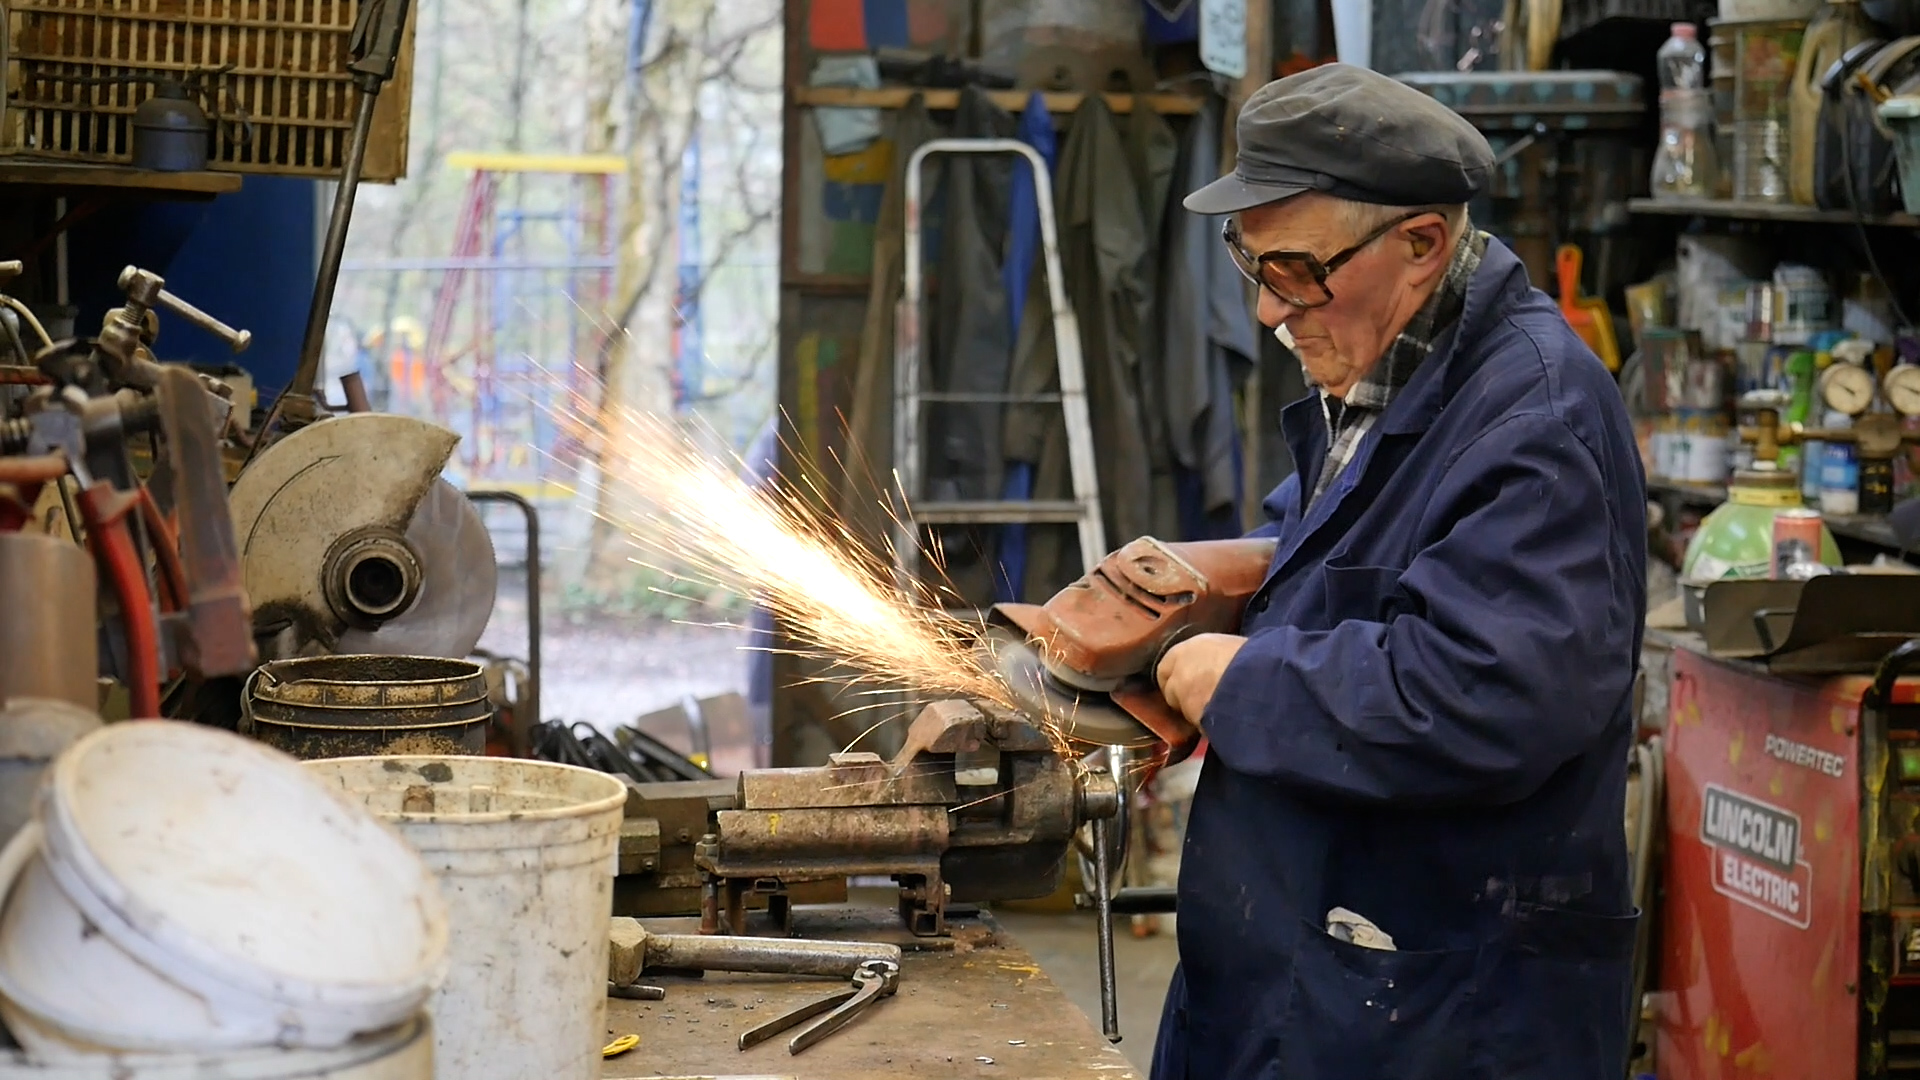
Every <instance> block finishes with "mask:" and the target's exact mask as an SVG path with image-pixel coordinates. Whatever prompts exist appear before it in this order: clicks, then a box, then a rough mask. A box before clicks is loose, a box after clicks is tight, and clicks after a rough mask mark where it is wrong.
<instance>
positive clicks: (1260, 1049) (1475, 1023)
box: [1153, 65, 1646, 1080]
mask: <svg viewBox="0 0 1920 1080" xmlns="http://www.w3.org/2000/svg"><path fill="white" fill-rule="evenodd" d="M1238 125H1239V126H1238V131H1239V157H1238V161H1237V164H1236V166H1235V169H1234V172H1233V174H1232V175H1230V176H1227V177H1225V178H1222V179H1220V180H1218V181H1216V182H1214V183H1213V184H1211V185H1209V186H1207V187H1205V188H1203V189H1201V190H1200V191H1197V192H1195V193H1194V194H1192V195H1191V196H1189V197H1188V198H1187V200H1186V205H1187V208H1188V209H1189V210H1191V211H1193V212H1196V213H1201V214H1217V215H1226V216H1228V220H1227V221H1226V224H1225V229H1224V239H1225V242H1226V244H1227V246H1228V247H1229V249H1231V251H1232V253H1233V259H1234V261H1235V262H1236V263H1238V264H1239V266H1240V269H1241V270H1242V272H1244V273H1245V274H1246V276H1247V277H1248V278H1249V279H1251V280H1252V281H1253V282H1255V283H1256V284H1257V285H1258V286H1259V290H1260V301H1259V318H1260V321H1261V322H1262V323H1264V324H1266V325H1267V326H1270V327H1273V328H1274V329H1275V332H1276V333H1278V334H1280V335H1281V337H1282V340H1287V339H1288V338H1291V342H1292V347H1293V349H1294V351H1295V352H1296V353H1297V354H1298V355H1299V357H1300V361H1301V363H1302V364H1303V365H1304V366H1305V368H1306V372H1307V375H1308V377H1309V380H1310V381H1311V383H1312V384H1313V389H1312V392H1311V394H1310V396H1309V397H1307V398H1306V399H1304V400H1302V401H1298V402H1296V403H1294V404H1293V405H1292V406H1290V407H1289V408H1288V409H1287V410H1286V413H1285V416H1284V419H1283V421H1282V426H1283V429H1284V432H1285V435H1286V439H1287V443H1288V445H1289V446H1290V447H1291V448H1292V450H1293V458H1294V462H1295V467H1296V470H1297V472H1296V474H1295V475H1293V476H1290V477H1288V478H1287V480H1286V482H1285V483H1283V484H1281V485H1280V487H1279V488H1278V489H1276V490H1275V491H1274V492H1273V493H1272V494H1271V495H1269V496H1268V497H1267V499H1266V502H1265V510H1266V513H1267V516H1268V517H1269V518H1270V522H1269V524H1267V525H1266V526H1264V527H1263V528H1262V529H1261V530H1260V534H1263V535H1268V536H1274V537H1277V538H1278V542H1279V548H1278V551H1277V553H1276V555H1275V557H1274V561H1273V565H1272V566H1271V567H1270V568H1269V571H1268V576H1267V580H1266V583H1265V585H1264V586H1263V587H1262V588H1261V590H1260V592H1259V593H1258V594H1257V595H1256V596H1255V597H1254V598H1253V600H1252V602H1251V603H1249V604H1248V606H1247V610H1246V615H1245V619H1244V622H1243V632H1242V634H1241V635H1239V636H1228V635H1203V636H1200V637H1195V638H1193V639H1190V640H1188V641H1185V642H1183V643H1181V644H1179V645H1178V646H1176V647H1174V648H1173V649H1171V650H1169V651H1168V652H1167V654H1166V656H1165V657H1164V658H1163V660H1162V662H1161V663H1160V665H1159V667H1158V669H1157V676H1158V678H1159V680H1160V684H1161V687H1162V689H1163V691H1164V693H1165V694H1166V697H1167V699H1168V700H1169V702H1171V703H1172V704H1173V705H1174V707H1175V708H1176V709H1178V710H1179V711H1180V712H1181V713H1182V714H1184V715H1185V716H1186V717H1187V718H1188V719H1189V720H1190V721H1192V722H1193V723H1195V724H1197V725H1198V726H1199V728H1200V730H1201V732H1202V733H1203V734H1204V735H1205V736H1206V737H1207V740H1208V745H1209V748H1210V749H1209V751H1208V754H1207V760H1206V764H1205V767H1204V769H1203V770H1202V774H1201V778H1200V782H1199V789H1198V791H1197V792H1196V794H1195V795H1194V799H1193V812H1192V816H1191V819H1190V825H1189V826H1188V832H1187V838H1186V848H1185V852H1184V854H1183V857H1182V865H1181V872H1180V890H1179V895H1180V918H1179V924H1180V960H1181V965H1180V970H1179V972H1178V973H1177V974H1176V975H1175V977H1174V980H1173V985H1172V988H1171V989H1170V990H1169V993H1168V999H1167V1006H1166V1012H1165V1015H1164V1017H1163V1019H1162V1023H1161V1031H1160V1043H1159V1046H1158V1047H1157V1049H1156V1054H1155V1064H1154V1070H1153V1074H1154V1077H1155V1080H1180V1078H1192V1080H1254V1078H1272V1080H1585V1078H1592V1080H1602V1078H1604V1080H1618V1078H1619V1077H1620V1076H1622V1075H1624V1072H1625V1067H1626V1059H1627V1038H1628V1035H1627V1032H1628V1030H1629V1027H1628V1018H1629V1015H1630V1014H1629V1001H1628V999H1629V997H1630V995H1631V992H1630V984H1631V981H1632V979H1631V975H1630V971H1631V968H1632V954H1633V942H1634V928H1635V921H1636V916H1635V912H1634V911H1633V905H1632V901H1631V899H1630V896H1629V888H1628V869H1627V857H1626V851H1625V847H1626V842H1625V829H1624V825H1623V802H1624V798H1625V779H1626V778H1625V772H1626V761H1627V753H1628V749H1629V746H1630V740H1631V739H1632V732H1633V719H1632V706H1631V697H1632V686H1633V681H1634V675H1635V668H1636V666H1637V663H1638V655H1639V643H1640V635H1641V626H1642V622H1643V620H1644V616H1645V607H1646V600H1645V584H1644V579H1645V565H1644V553H1645V540H1644V537H1645V522H1644V514H1645V497H1646V493H1645V488H1644V486H1643V484H1644V478H1643V475H1642V472H1641V467H1640V459H1639V455H1638V452H1637V450H1636V448H1635V443H1634V437H1633V433H1632V430H1631V428H1630V426H1629V423H1628V420H1627V415H1626V409H1625V406H1624V404H1623V403H1622V400H1621V397H1620V393H1619V391H1618V390H1617V388H1616V387H1615V385H1614V384H1613V382H1612V380H1611V379H1610V378H1609V377H1608V375H1607V372H1606V370H1605V368H1603V367H1602V366H1601V364H1600V362H1599V361H1598V360H1597V359H1595V358H1594V356H1593V354H1592V353H1590V352H1589V351H1588V350H1587V349H1586V348H1585V346H1583V345H1582V344H1581V342H1580V340H1579V338H1577V337H1576V336H1575V335H1574V333H1573V331H1572V330H1571V329H1569V328H1568V326H1567V324H1566V322H1565V320H1564V319H1562V318H1561V316H1560V313H1559V312H1558V310H1557V309H1556V308H1555V307H1554V305H1553V304H1552V303H1551V302H1550V301H1549V300H1548V299H1547V298H1546V297H1545V296H1544V295H1542V294H1541V293H1540V292H1539V291H1537V290H1535V289H1533V288H1532V287H1530V286H1529V284H1528V282H1527V277H1526V272H1525V270H1524V269H1523V268H1522V267H1521V265H1520V263H1519V261H1518V260H1517V259H1516V258H1515V257H1514V255H1513V253H1512V252H1511V251H1510V250H1508V249H1507V248H1506V247H1505V246H1504V245H1502V244H1501V243H1500V242H1499V241H1498V240H1495V239H1492V238H1491V237H1489V236H1488V235H1486V234H1485V233H1481V232H1477V231H1475V230H1474V229H1473V228H1472V227H1471V225H1470V224H1469V223H1468V220H1467V213H1466V207H1465V203H1466V202H1467V201H1468V200H1469V199H1471V198H1472V197H1473V196H1474V195H1475V194H1477V193H1478V192H1479V191H1480V190H1482V189H1483V188H1484V186H1485V184H1486V182H1487V179H1488V177H1489V175H1490V174H1491V173H1492V171H1493V155H1492V153H1491V151H1490V149H1489V147H1488V145H1487V142H1486V140H1485V139H1484V138H1482V137H1481V136H1480V134H1479V133H1478V132H1476V131H1475V130H1474V129H1473V128H1472V127H1471V126H1470V125H1468V124H1467V123H1466V122H1465V121H1464V120H1462V119H1461V118H1460V117H1459V116H1457V115H1455V114H1454V113H1452V112H1451V111H1449V110H1447V109H1446V108H1444V107H1442V106H1440V105H1438V104H1436V103H1435V102H1433V101H1432V100H1430V99H1429V98H1427V97H1425V96H1424V95H1421V94H1419V93H1417V92H1415V91H1413V90H1411V89H1408V88H1407V87H1405V86H1403V85H1401V84H1399V83H1397V82H1394V81H1393V80H1391V79H1387V78H1385V77H1383V76H1380V75H1376V74H1374V73H1372V72H1369V71H1365V70H1362V69H1357V68H1353V67H1347V66H1342V65H1332V66H1328V67H1322V68H1317V69H1314V70H1311V71H1307V72H1303V73H1301V74H1298V75H1294V76H1291V77H1288V78H1285V79H1281V80H1279V81H1278V82H1274V83H1271V84H1269V85H1268V86H1266V87H1265V88H1263V89H1262V90H1260V91H1259V92H1258V93H1256V94H1255V95H1254V96H1253V97H1252V98H1251V99H1250V100H1249V101H1248V102H1247V104H1246V107H1245V108H1244V109H1243V110H1242V111H1241V113H1240V117H1239V121H1238Z"/></svg>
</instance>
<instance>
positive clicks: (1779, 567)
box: [1770, 508, 1826, 581]
mask: <svg viewBox="0 0 1920 1080" xmlns="http://www.w3.org/2000/svg"><path fill="white" fill-rule="evenodd" d="M1825 527H1826V523H1825V521H1824V520H1823V519H1822V518H1821V517H1820V511H1818V510H1807V509H1799V508H1796V509H1788V510H1782V511H1780V512H1779V513H1777V514H1775V515H1774V516H1773V573H1772V575H1770V576H1771V577H1772V578H1773V579H1774V580H1776V581H1791V580H1794V578H1793V577H1792V576H1791V574H1790V571H1791V570H1792V568H1793V567H1794V566H1796V565H1798V564H1801V563H1818V562H1819V561H1820V538H1821V534H1822V530H1824V529H1825Z"/></svg>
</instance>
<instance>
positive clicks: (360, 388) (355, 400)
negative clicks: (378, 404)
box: [340, 371, 373, 413]
mask: <svg viewBox="0 0 1920 1080" xmlns="http://www.w3.org/2000/svg"><path fill="white" fill-rule="evenodd" d="M340 392H341V393H342V394H344V395H346V398H347V411H348V412H350V413H363V412H372V411H373V402H371V401H368V400H367V383H366V380H365V379H362V378H361V377H360V373H359V372H357V371H349V372H347V373H346V374H345V375H342V376H340Z"/></svg>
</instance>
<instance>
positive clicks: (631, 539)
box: [563, 408, 1016, 708]
mask: <svg viewBox="0 0 1920 1080" xmlns="http://www.w3.org/2000/svg"><path fill="white" fill-rule="evenodd" d="M563 420H564V421H565V422H567V423H569V425H570V426H572V427H573V428H574V429H575V430H576V431H577V432H579V433H580V434H581V435H582V436H583V441H584V442H586V443H587V444H588V445H592V446H596V447H597V448H598V450H599V454H598V459H599V464H600V475H601V477H602V480H601V481H600V483H601V484H603V485H607V484H612V485H617V489H616V490H617V493H618V494H619V496H620V497H619V498H617V499H614V500H610V502H613V503H615V504H616V505H617V506H618V507H619V516H620V520H617V521H612V522H610V523H611V524H613V525H615V526H616V527H618V528H620V529H621V531H622V532H623V534H624V535H625V538H626V540H627V542H628V543H630V544H631V545H632V546H633V547H634V548H635V549H636V550H637V551H638V552H639V556H638V557H636V558H635V559H634V560H633V561H635V562H636V563H639V564H640V565H643V566H648V567H650V568H652V569H655V570H658V571H660V572H662V573H666V574H669V575H671V576H674V577H676V578H679V579H680V580H683V581H693V582H698V583H701V584H705V585H709V586H715V587H719V588H723V589H726V590H728V591H732V592H735V593H739V594H742V595H745V596H748V597H751V598H752V599H754V600H755V601H757V602H759V603H761V604H764V605H765V606H767V607H768V608H770V609H771V610H772V611H773V612H774V613H775V614H776V615H777V616H778V617H779V618H780V620H781V621H782V623H783V624H784V625H785V627H786V628H787V630H788V632H789V633H790V634H791V635H793V636H794V637H795V638H796V639H798V640H799V641H800V642H802V643H803V644H804V645H806V646H807V647H808V648H809V649H811V650H812V651H813V652H814V653H815V654H816V655H824V656H826V657H828V658H830V659H832V660H834V661H837V662H839V663H840V664H843V665H845V666H847V667H849V668H851V669H853V670H852V671H850V672H849V673H848V677H847V681H850V682H862V681H865V682H868V683H874V684H898V685H904V686H906V687H910V688H912V689H913V690H916V691H920V692H924V693H932V694H944V695H950V696H958V697H967V698H977V699H984V700H986V701H989V702H992V703H994V704H997V705H1002V706H1005V707H1007V708H1016V706H1015V705H1014V702H1013V700H1012V697H1011V695H1010V693H1009V692H1008V689H1007V687H1006V685H1005V684H1004V683H1003V682H1001V681H1000V679H999V678H997V677H996V676H995V675H993V674H992V673H991V672H990V670H989V668H988V667H987V666H986V665H984V664H983V663H982V662H981V659H980V658H979V656H978V655H977V654H976V651H975V650H976V640H977V638H978V635H979V629H980V628H979V627H978V626H975V625H973V624H971V623H968V622H966V621H964V620H962V619H960V618H957V617H955V616H953V615H951V614H949V613H947V612H944V611H941V610H940V609H939V604H938V598H937V596H935V595H934V594H933V593H932V592H931V591H930V590H927V591H924V592H923V594H921V595H910V594H908V593H907V592H906V591H904V590H902V589H901V588H900V587H899V586H898V585H897V584H896V583H895V582H894V580H893V567H892V566H891V564H890V562H884V561H882V560H881V559H880V558H878V557H876V556H875V555H874V554H873V553H872V552H871V550H870V549H869V548H868V547H867V546H866V545H864V544H862V543H860V542H859V539H858V538H857V537H855V536H854V535H853V534H852V533H851V531H850V530H849V529H848V528H847V527H846V526H845V525H844V524H842V523H840V522H838V521H837V520H835V519H833V518H832V517H831V516H829V515H828V514H826V513H824V512H822V511H820V510H818V509H816V508H814V507H813V506H812V505H810V504H809V503H808V502H806V501H805V499H804V498H803V497H802V496H800V495H799V494H796V493H794V492H792V491H789V490H787V489H784V488H776V489H774V490H760V489H757V488H754V487H752V486H751V485H749V484H748V483H747V482H746V481H745V480H744V479H742V477H741V475H740V474H741V471H742V470H741V469H740V467H739V466H740V462H739V461H737V460H733V461H728V460H726V459H725V458H724V457H722V456H720V455H716V454H713V453H710V452H708V451H707V450H706V449H705V448H704V447H703V446H702V445H701V443H700V441H699V439H698V434H699V433H698V432H697V431H690V430H688V429H687V428H685V427H683V426H682V425H680V424H679V423H677V422H675V421H673V420H670V419H664V418H661V417H658V416H655V415H652V414H649V413H644V412H639V411H637V410H631V409H619V408H614V409H606V410H602V411H599V412H598V413H597V415H595V414H588V413H585V412H584V411H571V412H569V413H568V414H566V415H565V416H564V417H563Z"/></svg>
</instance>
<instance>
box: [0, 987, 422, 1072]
mask: <svg viewBox="0 0 1920 1080" xmlns="http://www.w3.org/2000/svg"><path fill="white" fill-rule="evenodd" d="M0 1011H5V1012H6V1019H7V1023H8V1025H9V1026H10V1027H11V1026H13V1025H15V1024H21V1025H22V1026H30V1025H31V1024H32V1021H31V1019H28V1018H24V1017H21V1016H19V1015H18V1014H16V1013H14V1012H13V1011H12V1010H7V1009H5V1006H4V1005H3V1004H0ZM0 1080H433V1028H432V1025H431V1023H430V1022H429V1021H428V1019H427V1018H426V1016H424V1015H422V1016H419V1017H416V1018H415V1019H413V1020H410V1021H408V1022H406V1023H404V1024H401V1025H399V1026H397V1027H393V1028H389V1029H388V1030H386V1031H380V1032H375V1033H373V1034H371V1035H365V1036H362V1037H360V1038H357V1039H355V1040H353V1041H352V1042H350V1043H348V1044H347V1045H345V1046H342V1047H337V1048H335V1049H332V1050H272V1049H269V1050H241V1051H234V1052H231V1053H225V1054H218V1055H196V1054H121V1055H117V1056H114V1057H111V1058H107V1057H100V1058H94V1059H92V1060H90V1061H85V1062H80V1061H73V1062H45V1061H36V1060H33V1059H32V1058H31V1057H29V1055H27V1054H20V1053H15V1054H5V1053H0Z"/></svg>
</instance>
